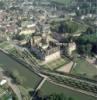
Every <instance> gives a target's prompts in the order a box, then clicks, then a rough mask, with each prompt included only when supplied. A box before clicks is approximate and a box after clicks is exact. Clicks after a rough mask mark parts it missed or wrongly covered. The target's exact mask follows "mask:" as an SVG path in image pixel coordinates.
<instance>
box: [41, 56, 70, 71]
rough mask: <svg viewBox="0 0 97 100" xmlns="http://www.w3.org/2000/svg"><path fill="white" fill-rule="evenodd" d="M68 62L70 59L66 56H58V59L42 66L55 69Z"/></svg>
mask: <svg viewBox="0 0 97 100" xmlns="http://www.w3.org/2000/svg"><path fill="white" fill-rule="evenodd" d="M69 62H70V60H69V59H68V58H64V59H63V58H60V59H57V60H55V61H52V62H50V63H47V64H45V65H43V67H44V68H47V69H50V70H56V69H58V68H60V67H62V66H64V65H65V64H67V63H69Z"/></svg>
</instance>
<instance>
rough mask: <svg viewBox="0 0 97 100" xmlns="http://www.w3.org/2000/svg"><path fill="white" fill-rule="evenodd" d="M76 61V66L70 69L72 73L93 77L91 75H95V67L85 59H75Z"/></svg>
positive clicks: (96, 70)
mask: <svg viewBox="0 0 97 100" xmlns="http://www.w3.org/2000/svg"><path fill="white" fill-rule="evenodd" d="M76 63H77V64H76V66H74V68H73V69H72V71H71V73H72V74H80V75H82V76H84V77H88V78H93V76H95V75H97V69H96V68H95V67H94V66H93V65H92V64H89V63H88V62H87V61H85V59H77V61H76Z"/></svg>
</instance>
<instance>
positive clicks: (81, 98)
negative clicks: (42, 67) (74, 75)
mask: <svg viewBox="0 0 97 100" xmlns="http://www.w3.org/2000/svg"><path fill="white" fill-rule="evenodd" d="M54 93H56V94H61V93H63V94H64V95H66V97H73V98H74V100H97V98H94V97H91V96H88V95H85V94H82V93H79V92H75V91H73V90H70V89H67V88H63V87H59V86H56V85H54V84H52V83H50V82H48V81H46V82H45V84H44V85H43V87H42V88H41V90H40V95H42V96H46V95H50V94H54Z"/></svg>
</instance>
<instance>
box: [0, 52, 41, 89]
mask: <svg viewBox="0 0 97 100" xmlns="http://www.w3.org/2000/svg"><path fill="white" fill-rule="evenodd" d="M0 65H3V69H5V70H7V71H9V72H18V75H19V76H20V78H21V79H22V80H23V86H24V87H25V88H33V89H34V88H35V87H36V86H37V84H38V83H39V82H40V81H41V77H40V76H38V75H37V74H35V73H34V72H32V71H30V70H28V69H27V68H25V67H24V66H23V65H21V64H19V63H18V62H16V61H15V60H13V59H11V58H10V57H8V56H7V55H5V54H4V53H2V52H0Z"/></svg>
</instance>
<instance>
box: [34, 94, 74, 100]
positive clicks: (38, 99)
mask: <svg viewBox="0 0 97 100" xmlns="http://www.w3.org/2000/svg"><path fill="white" fill-rule="evenodd" d="M33 100H75V99H74V98H72V97H66V96H65V95H64V94H52V95H49V96H45V97H43V96H39V94H38V93H37V94H36V95H35V96H34V99H33Z"/></svg>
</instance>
